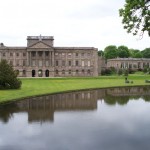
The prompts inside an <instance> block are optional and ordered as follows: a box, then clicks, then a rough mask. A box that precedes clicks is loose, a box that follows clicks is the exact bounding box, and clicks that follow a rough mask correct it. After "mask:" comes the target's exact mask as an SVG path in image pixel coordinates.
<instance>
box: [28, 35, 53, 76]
mask: <svg viewBox="0 0 150 150" xmlns="http://www.w3.org/2000/svg"><path fill="white" fill-rule="evenodd" d="M53 40H54V39H53V37H52V36H28V37H27V58H28V60H27V62H28V67H29V72H32V77H35V76H36V77H49V76H52V77H53V76H54V48H53Z"/></svg>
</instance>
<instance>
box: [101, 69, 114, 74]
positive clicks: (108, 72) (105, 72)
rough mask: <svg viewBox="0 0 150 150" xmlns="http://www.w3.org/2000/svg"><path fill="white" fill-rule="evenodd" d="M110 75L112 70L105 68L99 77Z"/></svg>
mask: <svg viewBox="0 0 150 150" xmlns="http://www.w3.org/2000/svg"><path fill="white" fill-rule="evenodd" d="M111 74H112V70H111V69H110V68H106V69H103V70H102V71H101V75H111Z"/></svg>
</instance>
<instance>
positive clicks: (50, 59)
mask: <svg viewBox="0 0 150 150" xmlns="http://www.w3.org/2000/svg"><path fill="white" fill-rule="evenodd" d="M51 56H52V55H51V52H49V66H52V62H51V61H52V58H51Z"/></svg>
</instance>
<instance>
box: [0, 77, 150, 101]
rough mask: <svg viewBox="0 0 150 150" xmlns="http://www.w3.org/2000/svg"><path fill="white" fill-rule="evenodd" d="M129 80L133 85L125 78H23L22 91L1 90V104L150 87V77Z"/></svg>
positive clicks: (130, 78)
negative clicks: (87, 91) (79, 92)
mask: <svg viewBox="0 0 150 150" xmlns="http://www.w3.org/2000/svg"><path fill="white" fill-rule="evenodd" d="M128 79H129V80H130V81H131V80H132V81H133V84H131V83H125V77H123V76H101V77H97V78H23V79H21V81H22V87H21V89H19V90H0V103H2V102H7V101H10V100H15V99H20V98H25V97H30V96H35V95H43V94H50V93H59V92H64V91H73V90H80V89H93V88H105V87H117V86H136V85H150V84H149V83H145V80H150V75H130V76H129V77H128Z"/></svg>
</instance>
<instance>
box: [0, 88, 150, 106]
mask: <svg viewBox="0 0 150 150" xmlns="http://www.w3.org/2000/svg"><path fill="white" fill-rule="evenodd" d="M144 86H146V87H147V86H149V87H150V85H132V86H114V87H100V88H89V89H77V90H68V91H61V92H54V93H45V94H40V95H33V96H27V97H22V98H18V99H11V100H8V101H4V102H0V107H1V106H3V105H9V104H11V103H14V102H17V101H22V100H26V99H28V98H36V97H41V96H46V95H55V94H63V93H71V92H78V91H90V90H98V89H108V88H109V89H112V88H124V87H126V88H128V87H144Z"/></svg>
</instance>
